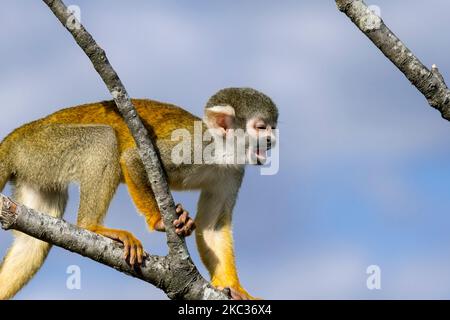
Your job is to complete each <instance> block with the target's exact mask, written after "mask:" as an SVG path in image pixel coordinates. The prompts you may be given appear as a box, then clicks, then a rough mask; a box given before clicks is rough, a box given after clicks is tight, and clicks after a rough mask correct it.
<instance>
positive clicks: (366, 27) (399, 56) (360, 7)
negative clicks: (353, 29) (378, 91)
mask: <svg viewBox="0 0 450 320" xmlns="http://www.w3.org/2000/svg"><path fill="white" fill-rule="evenodd" d="M336 4H337V7H338V8H339V10H340V11H342V12H344V13H345V14H346V15H347V16H348V17H349V18H350V20H351V21H352V22H353V23H354V24H355V25H356V26H357V27H358V28H359V29H360V30H361V31H362V32H363V33H364V34H365V35H366V36H367V37H368V38H369V39H370V40H371V41H372V42H373V43H374V44H375V45H376V46H377V47H378V48H379V49H380V50H381V52H382V53H383V54H384V55H385V56H386V57H387V58H388V59H389V60H391V61H392V63H393V64H394V65H395V66H397V68H398V69H400V71H401V72H402V73H403V74H404V75H405V76H406V77H407V78H408V80H409V81H410V82H411V83H412V84H413V85H414V86H415V87H416V88H417V89H418V90H419V91H420V92H421V93H422V94H423V95H424V96H425V98H426V99H427V101H428V103H429V105H430V106H432V107H433V108H435V109H437V110H438V111H439V112H440V113H441V115H442V117H443V118H444V119H446V120H450V90H449V89H448V87H447V85H446V84H445V81H444V78H443V77H442V75H441V74H440V73H439V70H438V68H437V67H436V66H435V65H433V66H432V68H431V70H429V69H428V68H427V67H426V66H424V65H423V64H422V62H420V60H419V59H418V58H417V57H416V56H415V55H414V54H413V53H412V52H411V50H409V49H408V48H407V47H406V46H405V45H404V44H403V42H402V41H401V40H400V39H399V38H398V37H397V36H396V35H395V34H394V33H393V32H392V31H391V30H390V29H389V28H388V27H387V26H386V25H385V24H384V22H383V20H382V19H381V18H380V17H379V16H377V15H376V14H375V13H374V12H372V11H371V10H370V9H369V8H368V7H367V5H366V4H365V3H364V1H362V0H336Z"/></svg>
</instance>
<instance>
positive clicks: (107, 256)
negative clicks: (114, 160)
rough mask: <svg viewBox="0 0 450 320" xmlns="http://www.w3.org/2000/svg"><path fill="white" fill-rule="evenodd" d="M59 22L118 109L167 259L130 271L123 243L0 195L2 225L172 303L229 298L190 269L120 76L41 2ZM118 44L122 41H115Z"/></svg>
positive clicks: (159, 172)
mask: <svg viewBox="0 0 450 320" xmlns="http://www.w3.org/2000/svg"><path fill="white" fill-rule="evenodd" d="M43 1H44V3H45V4H47V5H48V6H49V8H50V9H51V10H52V12H53V13H54V14H55V16H56V17H57V18H58V19H59V21H60V22H61V23H62V24H63V25H64V26H65V27H66V29H67V30H68V31H69V32H70V33H71V34H72V36H73V37H74V39H75V41H76V42H77V44H78V45H79V46H80V47H81V49H83V51H84V52H85V53H86V55H87V56H88V57H89V59H90V60H91V62H92V64H93V66H94V68H95V70H97V72H98V74H99V75H100V77H101V78H102V79H103V81H104V83H105V84H106V86H107V87H108V90H109V91H110V93H111V94H112V96H113V98H114V101H115V103H116V106H117V108H118V109H119V111H120V113H121V114H122V116H123V118H124V120H125V122H126V123H127V125H128V127H129V129H130V132H131V134H132V135H133V137H134V139H135V141H136V144H137V147H138V150H139V154H140V156H141V159H142V162H143V163H144V166H145V169H146V172H147V175H148V180H149V182H150V184H151V187H152V190H153V193H154V195H155V198H156V201H157V203H158V207H159V209H160V212H161V215H162V217H163V221H164V224H165V226H166V234H167V244H168V246H169V254H168V255H167V256H166V257H157V256H151V255H148V257H147V258H146V259H145V263H144V264H143V266H141V267H138V268H136V269H132V268H131V267H130V266H128V265H127V263H126V262H125V260H124V259H123V250H122V246H121V244H119V243H117V242H115V241H112V240H110V239H107V238H105V237H102V236H100V235H97V234H95V233H92V232H89V231H87V230H83V229H80V228H78V227H76V226H74V225H71V224H68V223H67V222H64V221H63V220H59V219H55V218H52V217H50V216H48V215H45V214H42V213H38V212H35V211H34V210H31V209H28V208H26V207H25V206H23V205H20V204H17V203H14V202H12V200H10V199H9V198H7V197H5V196H3V195H0V199H1V208H2V211H1V213H0V222H1V224H2V227H3V228H4V229H15V230H18V231H21V232H24V233H26V234H28V235H30V236H33V237H35V238H38V239H41V240H43V241H47V242H49V243H51V244H54V245H57V246H60V247H62V248H65V249H67V250H70V251H73V252H76V253H79V254H81V255H83V256H86V257H89V258H91V259H93V260H95V261H98V262H100V263H103V264H105V265H108V266H110V267H113V268H115V269H117V270H119V271H121V272H124V273H127V274H129V275H132V276H134V277H137V278H140V279H142V280H144V281H147V282H149V283H152V284H153V285H155V286H157V287H158V288H160V289H162V290H164V292H166V294H167V295H168V296H169V298H173V299H228V296H227V295H226V294H225V293H224V292H222V291H218V290H216V289H215V288H213V287H212V286H211V285H210V284H209V283H208V282H207V281H206V280H205V279H204V278H203V277H202V276H201V275H200V273H199V271H198V270H197V268H196V267H195V265H194V264H193V262H192V260H191V258H190V255H189V252H188V250H187V246H186V242H185V241H184V238H183V237H180V236H178V235H177V234H176V232H175V228H174V227H173V225H172V222H173V221H174V220H175V219H176V218H177V215H176V213H175V204H174V201H173V198H172V196H171V193H170V190H169V186H168V184H167V181H166V177H165V173H164V170H163V168H162V165H161V163H160V160H159V158H158V155H157V152H156V150H155V147H154V145H153V143H152V141H151V140H150V136H149V133H148V132H147V130H146V128H145V127H144V125H143V123H142V121H141V119H140V118H139V115H138V114H137V112H136V109H135V108H134V106H133V104H132V102H131V100H130V98H129V96H128V94H127V91H126V89H125V87H124V85H123V84H122V82H121V80H120V78H119V76H118V75H117V73H116V72H115V71H114V69H113V67H112V66H111V64H110V63H109V61H108V59H107V57H106V54H105V51H104V50H103V49H102V48H100V46H98V44H97V43H96V42H95V40H94V39H93V38H92V36H91V35H90V34H89V33H88V32H87V31H86V29H85V28H84V27H83V26H82V25H81V23H79V22H78V21H77V20H76V18H75V17H74V15H73V14H72V13H70V12H69V11H68V9H67V7H66V6H65V5H64V3H63V2H62V1H60V0H43ZM118 41H120V39H118Z"/></svg>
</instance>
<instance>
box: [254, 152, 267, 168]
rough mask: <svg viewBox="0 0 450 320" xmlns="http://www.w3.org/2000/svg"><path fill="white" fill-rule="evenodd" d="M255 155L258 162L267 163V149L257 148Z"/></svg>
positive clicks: (259, 163)
mask: <svg viewBox="0 0 450 320" xmlns="http://www.w3.org/2000/svg"><path fill="white" fill-rule="evenodd" d="M255 156H256V164H258V165H263V164H265V163H266V160H267V150H264V149H256V151H255Z"/></svg>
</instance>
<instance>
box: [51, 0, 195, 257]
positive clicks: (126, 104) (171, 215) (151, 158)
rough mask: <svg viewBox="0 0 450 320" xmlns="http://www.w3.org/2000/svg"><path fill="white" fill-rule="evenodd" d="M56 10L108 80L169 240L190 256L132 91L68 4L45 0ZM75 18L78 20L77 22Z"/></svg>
mask: <svg viewBox="0 0 450 320" xmlns="http://www.w3.org/2000/svg"><path fill="white" fill-rule="evenodd" d="M43 1H44V2H45V4H47V5H48V6H49V8H50V9H51V10H52V11H53V13H54V14H55V16H56V17H57V18H58V19H59V21H60V22H61V23H62V24H63V25H64V26H65V27H66V29H67V30H68V31H69V32H70V33H71V34H72V36H73V38H74V39H75V41H76V42H77V43H78V45H79V46H80V47H81V49H83V51H84V52H85V53H86V55H87V56H88V57H89V59H90V60H91V62H92V64H93V66H94V68H95V70H97V72H98V74H99V75H100V77H101V78H102V79H103V81H104V82H105V84H106V86H107V87H108V90H109V91H110V92H111V95H112V96H113V98H114V101H115V103H116V106H117V108H118V109H119V111H120V113H121V114H122V116H123V118H124V120H125V122H126V123H127V125H128V128H129V129H130V131H131V134H132V135H133V137H134V140H135V141H136V145H137V147H138V150H139V155H140V156H141V159H142V162H143V163H144V166H145V170H146V172H147V175H148V179H149V181H150V184H151V186H152V190H153V193H154V195H155V198H156V201H157V203H158V207H159V210H160V212H161V215H162V217H163V219H164V224H165V226H167V227H166V229H167V230H166V233H167V243H168V246H169V250H170V253H173V254H175V253H176V254H180V255H181V256H183V257H186V258H188V256H189V253H188V251H187V247H186V243H185V241H184V239H183V238H182V237H180V236H179V235H177V234H176V232H175V228H174V227H173V226H172V221H174V220H176V219H177V216H176V213H175V203H174V201H173V198H172V196H171V193H170V190H169V186H168V184H167V181H166V177H165V174H164V171H163V169H162V166H161V163H160V161H159V158H158V154H157V153H156V151H155V147H154V146H153V143H152V142H151V140H150V138H149V137H150V136H149V134H148V132H147V129H146V128H145V127H144V125H143V123H142V121H141V119H140V118H139V115H138V113H137V112H136V109H135V108H134V106H133V103H132V102H131V100H130V97H129V96H128V93H127V91H126V89H125V87H124V85H123V84H122V81H121V80H120V78H119V76H118V75H117V73H116V72H115V71H114V69H113V67H112V66H111V64H110V63H109V61H108V58H107V57H106V53H105V51H104V50H103V49H102V48H101V47H100V46H99V45H98V44H97V43H96V42H95V40H94V38H92V36H91V35H90V34H89V32H87V31H86V29H85V28H84V27H83V25H82V24H81V23H79V22H78V21H77V20H76V17H75V16H74V15H73V14H72V13H71V12H69V10H68V9H67V7H66V6H65V4H64V3H63V2H62V1H60V0H43ZM74 21H77V23H76V24H74Z"/></svg>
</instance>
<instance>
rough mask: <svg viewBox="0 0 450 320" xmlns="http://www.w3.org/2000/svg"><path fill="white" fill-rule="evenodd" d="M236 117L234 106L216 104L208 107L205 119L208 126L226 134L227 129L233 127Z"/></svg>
mask: <svg viewBox="0 0 450 320" xmlns="http://www.w3.org/2000/svg"><path fill="white" fill-rule="evenodd" d="M234 118H235V113H234V108H233V107H232V106H214V107H211V108H206V110H205V118H204V121H205V123H206V125H207V126H208V128H210V129H213V130H215V131H216V132H217V133H218V134H221V135H225V134H226V133H227V130H228V129H230V128H232V127H233V123H234Z"/></svg>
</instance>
